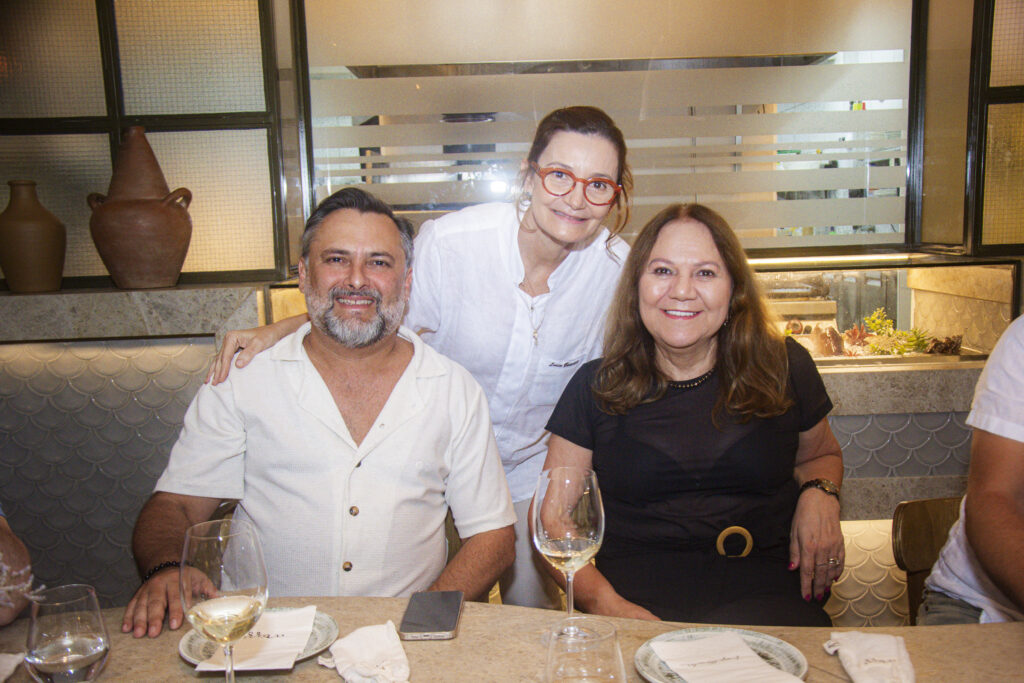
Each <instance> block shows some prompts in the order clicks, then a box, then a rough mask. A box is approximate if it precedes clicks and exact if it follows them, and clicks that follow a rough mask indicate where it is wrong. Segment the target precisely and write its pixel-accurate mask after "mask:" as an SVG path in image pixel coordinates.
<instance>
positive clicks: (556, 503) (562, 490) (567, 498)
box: [530, 467, 604, 617]
mask: <svg viewBox="0 0 1024 683" xmlns="http://www.w3.org/2000/svg"><path fill="white" fill-rule="evenodd" d="M530 523H531V526H532V533H533V545H534V547H536V548H537V550H538V551H539V552H540V554H541V555H543V556H544V557H545V559H547V561H548V562H550V563H551V564H552V566H554V567H555V568H556V569H558V570H559V571H561V572H562V573H563V574H565V609H566V613H567V615H566V616H568V617H571V616H572V611H573V595H572V578H573V575H574V574H575V573H576V570H578V569H579V568H580V567H582V566H584V565H585V564H586V563H587V562H589V561H590V559H591V558H592V557H593V556H594V555H596V554H597V551H598V549H600V547H601V541H602V539H603V538H604V506H603V505H602V504H601V490H600V489H599V488H598V487H597V476H596V475H595V474H594V472H593V470H590V469H588V468H586V467H553V468H551V469H550V470H544V471H543V472H541V474H540V478H539V479H538V480H537V490H536V491H535V492H534V494H533V507H532V510H531V519H530Z"/></svg>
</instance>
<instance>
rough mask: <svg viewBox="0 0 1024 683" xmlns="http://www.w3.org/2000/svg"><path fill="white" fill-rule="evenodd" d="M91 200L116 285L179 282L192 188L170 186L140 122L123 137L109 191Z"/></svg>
mask: <svg viewBox="0 0 1024 683" xmlns="http://www.w3.org/2000/svg"><path fill="white" fill-rule="evenodd" d="M88 202H89V206H90V207H91V208H92V218H91V219H90V220H89V232H90V233H91V234H92V241H93V242H94V243H95V244H96V250H97V251H98V252H99V254H100V258H101V259H103V265H105V266H106V267H107V270H108V271H110V277H111V278H113V280H114V284H115V285H117V286H118V287H120V288H121V289H146V288H151V287H173V286H174V285H175V284H177V282H178V277H179V276H180V275H181V266H182V264H184V263H185V255H186V254H187V253H188V245H189V241H191V239H192V219H191V218H190V217H189V215H188V205H189V204H190V203H191V202H192V193H191V192H189V191H188V190H186V189H185V188H183V187H179V188H178V189H177V190H175V191H174V192H171V191H169V190H168V188H167V181H166V180H164V174H163V171H161V170H160V165H159V164H158V163H157V161H156V155H154V154H153V149H152V148H151V147H150V146H149V142H147V141H146V135H145V130H144V129H143V128H142V127H141V126H133V127H131V128H129V129H128V132H127V133H126V134H125V136H124V140H122V142H121V147H120V148H119V149H118V152H117V160H116V161H115V162H114V174H113V176H112V177H111V179H110V188H109V190H108V191H107V195H106V196H103V195H101V194H98V193H95V192H94V193H92V194H90V195H89V197H88Z"/></svg>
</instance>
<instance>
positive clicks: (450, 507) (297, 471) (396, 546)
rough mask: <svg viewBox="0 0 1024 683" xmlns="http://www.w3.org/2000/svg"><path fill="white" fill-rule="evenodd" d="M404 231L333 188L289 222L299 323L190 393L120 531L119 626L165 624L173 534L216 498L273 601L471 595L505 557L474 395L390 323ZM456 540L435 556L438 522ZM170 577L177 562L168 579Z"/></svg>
mask: <svg viewBox="0 0 1024 683" xmlns="http://www.w3.org/2000/svg"><path fill="white" fill-rule="evenodd" d="M412 262H413V242H412V226H411V225H410V224H409V223H408V221H406V220H404V219H402V218H397V217H396V216H394V214H393V213H392V211H391V209H390V208H389V207H388V206H387V205H386V204H384V203H383V202H381V201H380V200H378V199H376V198H375V197H373V196H372V195H369V194H367V193H366V192H363V191H362V190H359V189H356V188H345V189H343V190H340V191H338V192H336V193H334V194H333V195H331V196H330V197H329V198H327V199H326V200H325V201H324V202H322V203H321V204H320V206H319V207H318V208H317V210H316V211H315V212H314V213H313V215H312V216H311V217H310V219H309V221H308V222H307V223H306V230H305V232H304V233H303V240H302V259H301V260H300V261H299V287H300V289H301V290H302V293H303V294H304V295H305V298H306V306H307V308H308V310H309V311H310V318H311V320H310V322H307V323H306V324H304V325H303V326H302V327H301V328H300V329H299V330H297V331H296V332H294V333H292V334H290V335H288V336H287V337H286V338H285V339H284V340H283V341H282V342H281V343H280V344H278V345H276V346H275V347H274V348H273V349H271V350H270V351H268V352H267V353H265V354H263V355H261V356H260V357H259V358H257V359H255V360H254V361H253V362H252V363H251V364H249V366H248V367H246V368H243V369H240V370H237V371H235V372H233V373H232V375H231V377H230V378H229V379H228V380H227V381H225V382H222V383H221V384H219V385H217V386H212V385H205V386H203V387H201V388H200V390H199V392H198V393H197V394H196V397H195V399H194V400H193V402H192V403H191V405H190V406H189V409H188V412H187V413H186V415H185V423H184V426H183V428H182V431H181V435H180V436H179V438H178V441H177V442H176V443H175V444H174V448H173V449H172V451H171V456H170V459H169V460H168V463H167V468H166V469H165V470H164V473H163V474H162V475H161V477H160V479H159V480H158V481H157V484H156V487H155V488H156V492H155V493H154V494H153V495H152V496H151V497H150V499H149V500H148V501H147V502H146V504H145V506H144V507H143V509H142V511H141V512H140V513H139V518H138V520H137V522H136V524H135V533H134V535H133V538H132V550H133V552H134V555H135V560H136V563H137V564H138V566H139V569H140V571H141V573H142V574H143V576H144V579H143V583H142V586H141V587H140V588H139V589H138V591H137V592H136V593H135V596H134V597H133V598H132V599H131V601H130V602H129V603H128V606H127V607H126V608H125V614H124V617H123V619H122V623H121V628H122V631H124V632H129V631H130V632H132V633H133V635H134V636H135V637H136V638H140V637H142V636H144V635H147V634H148V635H149V636H150V637H155V636H157V635H158V634H159V633H160V631H161V630H162V625H163V620H164V614H165V613H166V614H167V616H168V623H169V626H170V628H171V629H176V628H178V627H179V626H180V625H181V623H182V608H181V602H180V601H179V600H178V578H179V576H178V575H179V562H178V560H179V559H180V558H181V547H182V542H183V538H184V535H185V531H186V529H187V528H188V527H189V526H190V525H192V524H196V523H198V522H202V521H205V520H206V519H209V518H210V516H211V514H212V513H213V512H214V511H215V510H216V509H217V507H218V505H219V504H220V503H221V502H223V501H225V500H237V501H238V506H237V508H236V510H235V512H234V515H235V518H236V519H237V518H240V519H244V520H246V521H249V522H251V523H252V524H253V526H254V527H255V528H256V531H257V534H258V535H259V537H260V541H261V544H262V546H263V552H264V557H265V559H266V563H267V574H268V580H269V589H270V594H271V595H273V596H316V595H380V596H408V595H411V594H412V593H413V592H415V591H421V590H428V589H430V590H461V591H463V592H464V593H465V594H466V596H467V597H469V598H471V599H472V598H477V597H479V596H481V595H487V592H488V590H490V588H491V586H493V585H494V582H495V581H496V580H497V578H498V577H499V576H500V575H501V573H502V572H503V571H505V569H506V568H508V567H509V566H510V565H511V563H512V559H513V556H514V553H515V551H514V545H513V530H512V525H513V523H514V522H515V513H514V511H513V509H512V499H511V496H509V493H508V483H507V482H506V480H505V474H504V472H503V470H502V467H501V460H500V457H499V454H498V448H497V444H495V442H494V435H493V432H492V430H491V423H490V418H489V416H488V410H487V401H486V397H485V396H484V393H483V391H482V390H481V388H480V385H479V384H478V383H477V382H476V381H475V380H474V379H473V378H472V376H471V375H470V374H469V373H468V372H467V371H466V370H465V368H462V367H460V366H459V365H458V364H457V363H455V362H453V361H451V360H450V359H448V358H445V357H444V356H442V355H441V354H440V353H438V352H437V351H435V350H433V349H432V348H430V347H429V346H428V345H427V344H426V343H424V342H423V341H422V340H421V339H420V338H419V337H418V336H417V335H416V334H415V333H414V332H412V331H411V330H408V329H406V328H404V327H400V325H401V321H402V316H403V313H404V312H405V308H406V305H407V301H408V296H409V288H410V286H411V284H412ZM449 511H451V513H452V517H453V519H454V522H455V527H456V529H458V531H459V534H460V535H461V536H462V537H464V538H465V539H466V540H465V542H464V543H463V544H462V547H461V548H460V549H459V550H458V552H456V553H455V555H454V557H452V559H451V560H450V561H447V563H446V560H447V543H446V536H445V518H446V515H447V513H448V512H449ZM180 569H181V570H182V571H187V569H185V568H180Z"/></svg>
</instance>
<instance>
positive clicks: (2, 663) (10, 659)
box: [0, 653, 25, 681]
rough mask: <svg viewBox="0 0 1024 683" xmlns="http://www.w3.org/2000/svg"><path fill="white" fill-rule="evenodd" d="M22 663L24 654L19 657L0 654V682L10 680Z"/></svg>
mask: <svg viewBox="0 0 1024 683" xmlns="http://www.w3.org/2000/svg"><path fill="white" fill-rule="evenodd" d="M23 661H25V653H22V654H20V655H11V654H0V681H6V680H7V679H8V678H10V677H11V674H13V673H14V670H15V669H17V668H18V665H19V664H21V663H22V662H23Z"/></svg>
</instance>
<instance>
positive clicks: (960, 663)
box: [0, 598, 1024, 683]
mask: <svg viewBox="0 0 1024 683" xmlns="http://www.w3.org/2000/svg"><path fill="white" fill-rule="evenodd" d="M310 603H315V604H316V605H317V608H318V609H320V610H321V611H324V612H326V613H327V614H330V615H331V616H332V617H334V619H335V620H336V621H337V622H338V627H339V629H340V632H341V635H342V636H344V635H345V634H347V633H349V632H350V631H351V630H352V629H354V628H357V627H359V626H365V625H368V624H378V623H383V622H384V621H386V620H388V619H391V620H392V621H394V622H395V623H398V621H399V620H400V619H401V616H402V611H403V609H404V607H405V603H406V601H405V600H404V599H399V598H317V599H315V600H306V599H300V598H287V599H276V600H271V605H272V606H279V607H299V606H302V605H306V604H310ZM121 614H122V610H121V609H120V608H115V609H108V610H105V611H104V615H105V617H106V620H107V628H108V629H109V630H110V637H111V651H110V658H109V659H108V660H107V665H106V668H105V669H104V671H103V674H102V676H101V680H107V681H175V680H187V679H190V678H197V677H199V676H197V675H196V673H195V672H194V670H193V667H192V666H191V665H190V664H188V663H187V662H185V661H184V660H182V659H181V658H180V657H179V656H178V641H180V640H181V637H182V635H183V633H184V631H183V630H179V631H173V632H170V631H165V632H164V633H162V634H161V635H160V636H159V637H158V638H155V639H148V638H145V639H140V640H135V639H134V638H132V637H131V636H130V635H125V634H122V633H121ZM560 617H561V614H560V613H556V612H552V611H548V610H539V609H530V608H525V607H510V606H504V605H489V604H481V603H467V604H466V606H465V609H464V611H463V614H462V621H461V624H460V626H459V633H458V637H456V638H455V639H454V640H447V641H433V642H407V643H405V651H406V654H407V655H408V657H409V664H410V667H411V669H412V681H413V682H414V683H422V682H426V681H431V682H433V681H442V682H448V681H453V682H459V681H474V682H477V681H513V682H515V681H524V682H539V681H541V680H542V672H543V667H544V657H545V649H544V647H543V646H542V644H541V634H542V633H543V632H544V630H545V629H546V628H548V627H549V626H550V625H551V624H554V623H555V622H556V621H557V620H558V619H559V618H560ZM611 621H613V622H614V623H615V624H616V626H617V627H618V629H619V640H620V643H621V646H622V654H623V658H624V660H625V662H626V669H627V673H628V678H629V680H631V681H640V680H641V679H640V677H639V676H638V675H637V673H636V670H635V669H634V668H633V666H632V661H633V654H634V653H635V652H636V650H637V648H639V647H640V645H642V644H643V643H644V641H646V640H647V639H648V638H651V637H653V636H656V635H658V634H659V633H664V632H665V631H671V630H673V629H677V628H685V627H686V626H687V625H686V624H678V623H671V622H645V621H636V620H632V619H612V620H611ZM27 622H28V620H27V619H19V620H18V621H16V622H15V623H14V624H12V625H11V626H8V627H6V628H3V629H0V652H17V651H19V650H20V649H23V646H24V642H25V641H24V637H25V628H26V626H27ZM185 628H187V627H185ZM754 630H757V631H761V632H762V633H768V634H770V635H773V636H776V637H778V638H781V639H783V640H785V641H787V642H789V643H791V644H792V645H794V646H795V647H797V648H798V649H800V651H802V652H803V653H804V656H806V657H807V661H808V663H809V665H810V670H809V672H808V675H807V680H808V681H810V682H812V683H816V682H819V681H825V682H827V681H846V680H849V679H848V678H847V676H846V675H845V673H844V672H843V670H842V667H841V666H840V664H839V662H838V660H837V658H836V657H832V656H829V655H827V654H826V653H825V652H824V650H823V649H822V643H823V642H824V641H825V640H826V639H827V638H828V635H829V631H830V629H826V628H795V627H792V628H791V627H767V626H761V627H755V628H754ZM863 630H867V631H873V632H876V631H877V632H881V633H892V634H898V635H901V636H903V637H904V638H905V639H906V643H907V649H908V650H909V651H910V656H911V659H912V660H913V663H914V668H915V670H916V672H917V680H918V681H1006V680H1019V679H1020V678H1021V677H1022V676H1024V623H1016V624H990V625H970V626H916V627H907V628H882V629H863ZM201 678H204V679H208V680H211V681H216V680H223V675H222V674H221V675H215V674H204V675H203V676H202V677H201ZM239 679H240V680H268V681H284V680H289V681H340V680H341V678H340V676H338V674H337V672H335V671H334V670H333V669H326V668H323V667H321V666H319V665H318V664H317V663H316V658H315V657H314V658H312V659H309V660H307V661H305V662H300V663H299V664H297V665H296V666H295V668H294V669H293V670H292V671H290V672H265V673H260V674H255V673H252V674H246V673H240V674H239ZM9 680H11V681H28V680H30V679H29V676H28V674H27V673H26V672H25V670H24V669H23V668H19V670H18V671H16V672H15V674H14V676H12V677H11V679H9Z"/></svg>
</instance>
